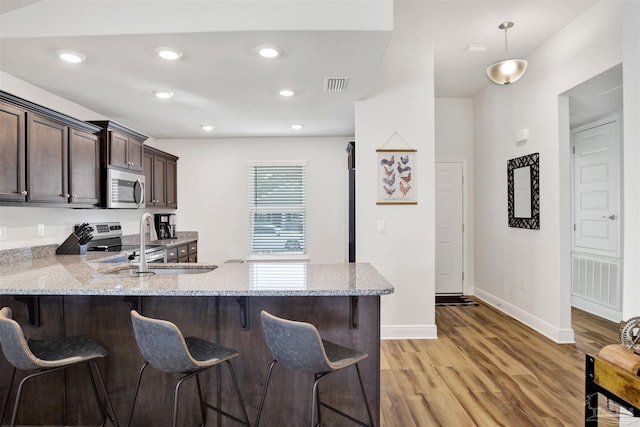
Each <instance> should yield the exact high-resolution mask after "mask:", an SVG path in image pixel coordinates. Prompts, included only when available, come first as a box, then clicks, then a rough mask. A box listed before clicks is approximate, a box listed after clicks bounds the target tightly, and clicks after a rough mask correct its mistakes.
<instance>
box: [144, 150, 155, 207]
mask: <svg viewBox="0 0 640 427" xmlns="http://www.w3.org/2000/svg"><path fill="white" fill-rule="evenodd" d="M142 165H143V166H144V205H145V206H146V207H148V208H150V207H153V206H154V202H153V200H154V199H153V198H154V194H153V155H152V154H148V153H144V156H143V158H142Z"/></svg>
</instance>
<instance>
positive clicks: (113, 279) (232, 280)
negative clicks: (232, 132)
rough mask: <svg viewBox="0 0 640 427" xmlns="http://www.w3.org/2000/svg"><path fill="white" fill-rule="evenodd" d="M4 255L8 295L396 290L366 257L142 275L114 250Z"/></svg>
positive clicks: (0, 289)
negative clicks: (132, 271) (349, 260)
mask: <svg viewBox="0 0 640 427" xmlns="http://www.w3.org/2000/svg"><path fill="white" fill-rule="evenodd" d="M171 245H173V243H172V244H171ZM1 255H2V254H0V260H1V261H2V262H1V263H0V293H1V294H4V295H116V296H117V295H120V296H125V295H127V296H365V295H386V294H390V293H393V286H392V285H391V284H390V283H389V282H388V281H387V280H386V279H385V278H384V277H383V276H382V275H381V274H380V273H378V271H377V270H376V269H375V268H374V267H373V266H371V265H370V264H367V263H355V264H347V263H341V264H311V263H303V262H245V263H225V264H222V265H220V266H214V265H207V264H198V263H195V264H184V263H181V264H150V265H149V268H163V269H185V268H186V269H201V271H202V269H205V271H206V269H207V268H213V270H211V271H209V272H205V273H198V274H143V275H138V274H129V272H127V271H123V270H124V269H126V268H127V267H128V264H125V263H109V262H101V261H107V260H108V259H109V258H112V257H115V256H120V255H119V254H114V253H105V252H94V253H88V254H86V255H54V256H35V257H30V258H28V257H25V256H23V257H20V258H17V257H14V258H13V259H7V258H6V257H4V258H2V256H1ZM134 268H135V267H134ZM123 273H124V274H123Z"/></svg>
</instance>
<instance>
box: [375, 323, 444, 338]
mask: <svg viewBox="0 0 640 427" xmlns="http://www.w3.org/2000/svg"><path fill="white" fill-rule="evenodd" d="M437 338H438V328H437V327H436V325H382V327H381V330H380V339H383V340H433V339H437Z"/></svg>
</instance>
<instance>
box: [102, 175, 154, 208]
mask: <svg viewBox="0 0 640 427" xmlns="http://www.w3.org/2000/svg"><path fill="white" fill-rule="evenodd" d="M144 185H145V182H144V175H141V174H136V173H131V172H125V171H121V170H117V169H111V168H109V169H107V192H106V193H107V208H111V209H122V208H125V209H137V208H140V207H144Z"/></svg>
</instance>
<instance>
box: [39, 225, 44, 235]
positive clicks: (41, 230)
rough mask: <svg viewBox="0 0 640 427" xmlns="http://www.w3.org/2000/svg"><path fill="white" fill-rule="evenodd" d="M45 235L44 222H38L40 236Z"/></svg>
mask: <svg viewBox="0 0 640 427" xmlns="http://www.w3.org/2000/svg"><path fill="white" fill-rule="evenodd" d="M43 236H44V224H38V237H43Z"/></svg>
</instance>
